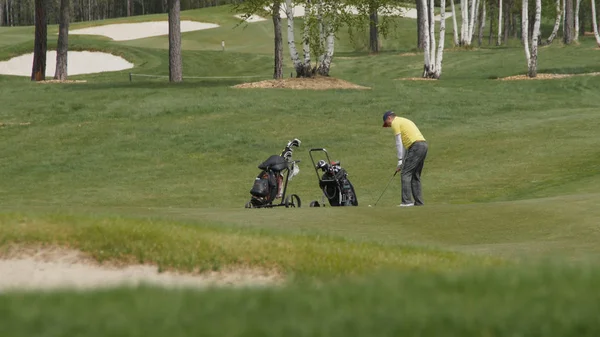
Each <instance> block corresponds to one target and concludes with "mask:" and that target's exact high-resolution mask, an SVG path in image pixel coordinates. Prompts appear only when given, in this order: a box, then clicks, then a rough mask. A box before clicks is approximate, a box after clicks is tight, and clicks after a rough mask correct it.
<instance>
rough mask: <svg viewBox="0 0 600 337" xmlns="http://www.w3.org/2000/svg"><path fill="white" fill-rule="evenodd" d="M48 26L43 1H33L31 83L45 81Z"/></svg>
mask: <svg viewBox="0 0 600 337" xmlns="http://www.w3.org/2000/svg"><path fill="white" fill-rule="evenodd" d="M47 32H48V24H47V21H46V8H45V6H44V0H35V40H34V48H33V67H32V69H31V80H32V81H44V80H45V79H46V51H47V39H48V33H47Z"/></svg>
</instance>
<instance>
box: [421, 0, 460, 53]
mask: <svg viewBox="0 0 600 337" xmlns="http://www.w3.org/2000/svg"><path fill="white" fill-rule="evenodd" d="M417 2H420V1H419V0H417ZM450 7H451V8H452V27H453V29H452V36H453V38H454V40H453V41H454V46H455V47H456V46H458V45H460V42H459V41H458V25H457V24H456V11H455V10H454V0H450Z"/></svg>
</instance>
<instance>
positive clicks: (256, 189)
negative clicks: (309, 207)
mask: <svg viewBox="0 0 600 337" xmlns="http://www.w3.org/2000/svg"><path fill="white" fill-rule="evenodd" d="M300 144H301V142H300V140H298V139H294V140H292V141H290V142H288V144H287V146H286V147H285V148H284V149H283V151H282V152H281V154H280V155H272V156H270V157H269V158H267V160H265V161H264V162H262V163H261V164H260V165H258V168H259V169H260V170H261V171H260V173H259V174H258V175H257V176H256V178H255V179H254V184H253V185H252V188H251V189H250V195H251V198H250V201H248V202H247V203H246V206H245V207H246V208H261V207H274V206H285V207H300V205H301V201H300V197H299V196H297V195H296V194H292V195H290V196H287V197H286V192H287V184H288V181H289V180H291V179H292V177H294V176H295V175H297V174H298V172H299V171H300V169H299V168H298V165H297V163H298V162H300V160H293V159H292V154H293V151H294V150H293V147H299V146H300ZM284 175H285V176H286V178H285V181H284ZM277 199H282V202H281V203H279V204H273V202H274V201H275V200H277Z"/></svg>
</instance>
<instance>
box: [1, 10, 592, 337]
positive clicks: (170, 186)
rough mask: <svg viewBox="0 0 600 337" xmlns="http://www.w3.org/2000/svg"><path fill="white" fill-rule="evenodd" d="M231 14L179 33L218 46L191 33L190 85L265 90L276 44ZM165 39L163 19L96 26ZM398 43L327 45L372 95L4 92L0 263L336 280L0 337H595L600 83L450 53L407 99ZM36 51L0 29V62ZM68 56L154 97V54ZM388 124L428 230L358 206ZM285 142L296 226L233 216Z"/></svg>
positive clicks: (71, 304) (585, 50) (543, 64)
mask: <svg viewBox="0 0 600 337" xmlns="http://www.w3.org/2000/svg"><path fill="white" fill-rule="evenodd" d="M232 14H233V13H230V12H228V9H226V8H223V7H220V8H211V9H206V10H197V11H189V12H185V13H183V15H182V18H184V19H185V18H190V19H202V20H205V21H211V20H213V21H218V22H219V23H220V24H222V27H221V28H217V29H214V30H206V31H200V32H193V33H185V34H184V37H183V41H184V43H183V46H184V52H183V59H184V76H248V75H259V76H269V75H270V74H271V73H272V63H273V62H272V56H271V53H272V39H271V38H270V35H269V34H270V30H269V29H272V28H271V27H272V26H271V24H270V22H265V23H264V24H262V23H258V24H251V25H249V26H248V28H246V29H245V30H243V29H241V28H237V29H235V30H234V29H232V28H233V26H234V25H235V19H234V18H233V16H232ZM157 18H163V19H166V16H164V15H163V16H155V17H135V18H130V19H119V20H113V21H107V22H105V23H109V22H110V23H112V22H126V21H127V20H134V21H144V20H152V19H157ZM202 20H201V21H202ZM450 22H451V20H449V21H447V23H450ZM101 23H104V22H97V23H91V24H101ZM91 24H90V23H86V24H74V25H73V28H77V27H83V26H86V25H91ZM399 25H400V27H401V29H399V30H398V31H397V32H396V33H395V34H396V35H393V36H392V37H390V38H389V39H388V40H387V41H385V42H384V47H385V48H384V50H385V52H384V53H382V54H380V55H378V56H368V55H366V53H365V52H362V51H361V50H360V48H359V46H357V45H356V44H354V43H352V42H350V41H348V40H347V39H346V38H345V37H344V36H345V35H344V34H342V35H341V41H340V42H339V49H336V52H338V51H339V52H340V53H339V54H337V55H338V56H342V57H339V58H334V65H333V68H332V76H335V77H338V78H342V79H345V80H348V81H351V82H354V83H357V84H361V85H365V86H369V87H371V90H366V91H354V90H330V91H293V90H282V89H269V90H261V89H253V90H249V89H244V90H241V89H233V88H231V86H232V85H233V84H237V83H241V82H244V81H246V80H244V79H230V80H200V79H186V81H185V82H184V83H181V84H176V85H173V84H168V83H167V82H166V80H165V79H164V78H163V79H144V78H134V79H133V82H129V77H128V73H129V71H121V72H113V73H102V74H92V75H80V76H73V77H71V78H72V79H85V80H87V81H88V82H87V83H83V84H61V85H42V84H36V83H31V82H30V81H29V79H28V78H19V77H11V76H0V102H2V103H1V105H0V123H3V125H2V127H0V144H2V147H0V154H1V157H2V158H3V159H2V160H0V176H1V177H2V179H0V191H1V193H0V205H1V206H0V246H2V247H3V248H6V247H8V246H9V245H12V244H15V243H18V244H32V245H37V244H41V243H43V244H49V245H63V246H68V247H72V248H77V249H81V250H83V251H85V252H88V253H90V254H92V256H95V257H96V258H98V259H100V260H120V261H132V262H149V263H150V262H151V263H155V264H157V265H158V266H160V268H161V269H170V268H174V269H181V270H190V269H200V270H213V269H227V268H228V267H236V266H253V267H257V268H265V269H275V270H278V271H280V272H282V273H283V274H284V275H286V276H290V277H292V279H293V280H296V281H299V280H303V279H305V278H308V279H310V280H315V279H316V280H329V281H328V282H325V283H324V284H323V285H322V287H320V288H315V287H314V286H315V284H314V283H298V284H296V283H294V284H292V285H289V286H287V287H284V288H282V289H267V290H240V291H234V290H221V291H211V292H207V293H196V292H187V291H171V290H170V291H166V290H157V289H139V290H136V291H130V290H114V291H107V292H95V293H89V294H74V293H69V292H67V293H60V294H48V295H40V294H37V293H36V294H35V295H22V294H13V295H3V296H2V300H1V301H0V313H2V315H0V317H2V318H0V320H1V321H0V335H2V336H4V335H7V336H21V335H33V334H36V335H42V336H43V335H47V336H55V335H65V334H69V335H73V334H78V333H82V334H86V335H90V336H94V334H98V335H114V334H123V335H145V336H152V335H153V334H154V335H166V334H169V335H174V336H177V335H184V334H186V335H189V334H200V333H201V332H202V333H204V334H205V335H261V336H264V335H278V336H280V335H284V334H285V335H336V334H339V335H344V336H348V335H398V334H408V335H411V334H414V335H442V334H443V335H457V336H458V335H460V336H469V335H473V336H475V335H476V336H482V335H493V336H499V335H503V336H509V335H518V334H525V335H545V336H548V335H557V336H564V335H588V334H589V335H594V334H596V332H597V331H596V330H597V326H596V324H597V323H596V318H595V316H593V317H592V313H595V312H597V310H596V309H597V308H596V304H595V303H596V300H597V299H596V298H595V297H594V296H595V295H594V294H595V292H594V291H593V286H592V285H593V284H595V283H597V281H598V276H597V273H598V272H597V263H598V256H599V255H598V253H599V250H598V248H597V247H598V246H599V245H598V242H600V239H599V238H598V231H597V224H598V221H599V220H600V214H599V213H598V212H599V211H598V208H597V207H596V205H597V204H598V202H599V201H600V200H599V198H600V197H599V195H598V190H599V188H600V179H599V177H598V170H597V168H598V167H599V165H600V159H599V158H600V156H599V154H600V153H599V150H598V148H599V147H598V145H600V136H599V134H598V133H597V132H596V125H598V124H599V122H600V121H599V117H598V114H597V111H598V108H599V103H598V100H597V98H596V96H597V95H596V91H597V87H598V85H600V78H598V77H593V76H578V77H571V78H566V79H558V80H540V81H500V80H497V78H499V77H504V76H510V75H517V74H523V73H525V71H526V64H525V62H524V56H523V50H522V49H521V48H520V46H518V43H516V42H511V44H509V46H507V47H501V48H496V47H493V48H482V49H475V50H454V49H453V50H448V51H447V52H446V53H445V55H444V70H443V78H442V80H440V81H436V82H431V81H428V82H423V81H401V80H398V79H400V78H405V77H418V76H419V75H420V73H421V71H422V62H423V61H422V55H421V54H418V55H414V56H403V55H400V54H402V53H405V52H408V51H411V50H412V49H413V48H414V45H415V41H414V40H416V32H415V21H414V20H408V19H403V20H399ZM49 31H50V33H49V36H50V37H51V39H50V40H49V45H50V46H52V44H53V43H55V42H53V41H54V38H55V36H54V35H53V34H54V32H55V27H50V30H49ZM447 33H448V34H449V35H447V38H448V37H449V38H450V40H447V42H446V43H447V45H448V46H450V45H451V43H450V41H451V35H450V34H451V29H447ZM222 39H225V40H226V43H227V46H228V47H227V48H228V50H227V51H226V52H224V53H223V52H219V51H217V50H218V49H220V41H221V40H222ZM32 42H33V31H32V28H31V27H24V28H1V29H0V59H8V58H9V57H11V56H15V55H19V54H21V53H25V52H31V48H32ZM70 43H71V44H70V46H71V48H72V49H73V50H86V49H93V50H103V51H108V52H112V53H115V54H118V55H121V56H123V57H125V58H126V59H128V60H129V61H131V62H133V63H134V64H135V68H134V69H133V70H131V71H132V72H134V73H145V74H158V75H166V74H168V55H167V52H166V49H165V48H166V46H167V44H166V43H167V39H166V37H156V38H149V39H143V40H139V41H128V42H113V41H109V40H107V39H105V38H101V37H90V36H76V35H73V36H71V37H70ZM236 47H238V48H237V49H236ZM336 48H338V47H336ZM594 48H595V45H594V41H593V38H591V39H590V38H588V37H586V38H583V39H582V41H581V44H579V45H576V46H568V47H566V46H562V45H560V44H554V45H552V46H550V47H547V48H542V49H541V51H540V58H539V72H541V73H544V72H554V73H588V72H594V71H599V70H600V68H599V66H598V64H597V62H596V60H597V53H598V51H597V50H595V49H594ZM286 49H287V48H284V50H286ZM286 55H287V50H286ZM291 71H292V68H291V64H290V62H289V59H288V58H287V56H286V68H285V73H286V74H287V73H289V72H291ZM388 109H394V110H396V111H397V112H398V113H400V114H401V115H404V116H407V117H409V118H411V119H413V120H414V121H415V122H416V123H417V124H418V125H419V127H420V128H421V130H422V131H423V133H424V135H425V137H426V138H427V140H428V141H429V144H430V151H429V154H428V158H427V161H426V164H425V169H424V173H423V183H424V195H425V201H426V207H422V208H412V209H404V208H403V209H400V208H396V207H395V205H397V204H398V203H399V202H400V184H399V179H398V177H396V180H395V181H393V183H392V184H391V185H390V187H389V188H388V189H387V191H386V193H385V195H384V196H383V197H382V198H381V200H380V202H379V203H378V204H377V206H376V207H374V208H369V207H366V206H367V205H368V204H374V202H375V201H376V200H377V199H378V197H379V196H380V195H381V192H382V191H383V188H384V187H385V184H386V183H387V181H388V179H389V178H390V177H391V174H392V173H393V170H394V168H395V162H396V160H395V151H394V147H393V146H394V143H393V138H392V136H391V134H390V133H389V130H384V129H382V128H381V114H382V113H383V112H384V111H385V110H388ZM294 137H298V138H300V139H301V140H302V146H301V147H300V148H299V149H297V150H296V151H295V157H296V159H301V160H302V162H301V163H300V168H301V171H300V174H299V175H298V176H297V177H295V178H294V179H293V180H292V181H291V182H290V185H289V190H288V192H290V193H296V194H298V195H300V197H301V198H302V201H303V207H302V208H300V209H298V208H295V209H286V208H277V209H268V210H247V209H243V205H244V203H245V202H246V201H247V200H248V199H249V196H250V195H249V190H250V187H251V184H252V181H253V180H254V177H255V176H256V175H257V174H258V171H259V170H258V168H257V165H258V164H260V163H261V162H262V161H263V160H264V159H266V158H267V157H268V156H269V155H271V154H275V153H279V152H280V151H281V149H282V147H283V146H284V145H285V143H286V142H287V141H288V140H290V139H292V138H294ZM312 147H325V148H327V149H328V150H329V151H330V155H331V156H332V159H335V160H341V162H342V166H343V167H345V168H346V169H347V170H348V172H349V173H350V179H351V181H352V183H353V184H354V186H355V188H356V191H357V194H358V198H359V202H360V205H359V207H356V208H337V209H332V208H318V209H316V208H308V207H307V206H308V203H309V202H310V201H311V200H316V199H320V197H321V192H320V191H319V189H318V183H317V179H316V175H315V172H314V170H313V169H312V167H311V165H312V163H311V162H310V158H309V156H308V149H310V148H312ZM547 260H551V261H553V263H552V264H547V263H546V262H545V261H547ZM498 265H504V267H498ZM506 265H508V266H506ZM566 266H571V267H569V268H567V267H566ZM374 272H378V273H376V274H372V273H374ZM351 274H354V275H355V276H360V277H366V278H365V279H361V280H360V281H357V280H348V279H346V277H347V276H348V275H351ZM371 274H372V275H371ZM336 276H337V277H338V279H339V280H338V281H339V283H330V282H331V281H330V278H331V277H336ZM575 303H577V305H575ZM57 308H58V309H57ZM84 309H85V310H84ZM232 310H233V311H232ZM291 318H293V319H294V320H292V319H291ZM83 322H86V324H90V325H89V326H88V327H84V326H83ZM327 322H330V323H327Z"/></svg>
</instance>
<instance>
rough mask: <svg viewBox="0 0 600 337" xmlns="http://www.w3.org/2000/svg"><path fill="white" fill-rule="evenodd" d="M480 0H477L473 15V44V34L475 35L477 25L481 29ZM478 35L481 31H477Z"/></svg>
mask: <svg viewBox="0 0 600 337" xmlns="http://www.w3.org/2000/svg"><path fill="white" fill-rule="evenodd" d="M480 2H481V1H480V0H475V11H474V15H473V31H472V33H473V34H471V44H472V43H473V36H475V27H477V29H479V20H480V19H481V17H480V13H479V4H480ZM477 35H479V32H477Z"/></svg>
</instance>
